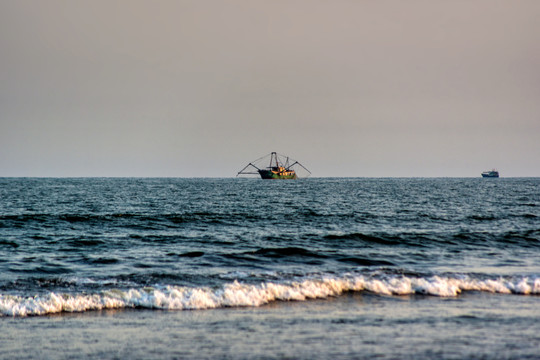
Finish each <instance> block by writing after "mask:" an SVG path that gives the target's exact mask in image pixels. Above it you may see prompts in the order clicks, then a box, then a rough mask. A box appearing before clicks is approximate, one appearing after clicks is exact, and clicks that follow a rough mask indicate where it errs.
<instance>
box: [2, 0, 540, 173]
mask: <svg viewBox="0 0 540 360" xmlns="http://www.w3.org/2000/svg"><path fill="white" fill-rule="evenodd" d="M539 19H540V1H537V0H531V1H520V0H516V1H496V0H478V1H475V0H467V1H459V0H457V1H437V0H424V1H420V0H407V1H401V0H394V1H393V0H388V1H384V0H383V1H361V0H358V1H317V0H298V1H295V0H290V1H285V0H276V1H253V0H245V1H221V0H215V1H214V0H207V1H205V0H202V1H200V0H194V1H165V0H160V1H134V0H129V1H128V0H125V1H124V0H117V1H114V0H92V1H86V0H79V1H70V0H64V1H59V0H46V1H41V0H32V1H30V0H17V1H10V0H0V176H53V177H54V176H174V177H176V176H179V177H230V176H235V175H236V172H237V171H239V170H240V169H241V168H242V167H244V166H245V165H246V164H247V163H248V162H249V161H251V160H254V159H256V158H259V157H261V156H263V155H265V154H267V153H270V152H271V151H277V152H279V153H282V154H286V155H289V156H291V157H292V158H294V159H296V160H299V161H300V162H301V163H302V164H304V165H305V166H306V167H308V168H309V169H310V170H311V171H312V173H313V176H368V177H371V176H373V177H376V176H404V177H409V176H435V177H438V176H442V177H446V176H459V177H461V176H464V177H468V176H477V177H479V176H480V173H481V172H482V171H484V170H489V169H491V168H493V167H497V168H498V169H499V170H500V171H501V176H503V177H504V176H540V20H539Z"/></svg>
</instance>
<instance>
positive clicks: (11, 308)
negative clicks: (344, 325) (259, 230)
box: [0, 275, 540, 316]
mask: <svg viewBox="0 0 540 360" xmlns="http://www.w3.org/2000/svg"><path fill="white" fill-rule="evenodd" d="M348 291H370V292H372V293H376V294H382V295H410V294H428V295H433V296H443V297H452V296H457V295H459V294H460V293H461V292H462V291H482V292H490V293H502V294H523V295H530V294H533V295H539V294H540V279H539V278H535V279H529V278H527V277H522V278H512V279H504V278H498V279H475V278H470V277H466V276H465V277H442V276H433V277H429V278H414V277H406V276H386V277H378V278H375V277H370V276H363V275H356V276H353V275H346V276H342V277H335V276H325V277H319V278H309V279H303V280H300V281H291V282H283V283H279V282H265V283H261V284H258V285H251V284H243V283H239V282H237V281H234V282H232V283H228V284H226V285H224V286H222V287H218V288H209V287H178V286H166V287H160V288H139V289H130V290H126V291H123V290H107V291H103V292H101V293H99V294H92V295H87V294H75V295H70V294H57V293H48V294H46V295H42V296H34V297H20V296H11V295H1V294H0V313H1V314H2V315H4V316H27V315H45V314H53V313H60V312H82V311H88V310H101V309H115V308H135V307H141V308H147V309H164V310H200V309H213V308H220V307H240V306H261V305H264V304H268V303H270V302H273V301H279V300H281V301H304V300H307V299H314V298H327V297H331V296H338V295H340V294H342V293H344V292H348Z"/></svg>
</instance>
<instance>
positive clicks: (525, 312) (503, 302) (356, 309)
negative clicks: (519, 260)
mask: <svg viewBox="0 0 540 360" xmlns="http://www.w3.org/2000/svg"><path fill="white" fill-rule="evenodd" d="M2 321H3V328H4V330H8V331H7V332H4V335H3V336H2V338H3V341H2V344H1V345H2V349H3V354H2V357H3V358H12V359H17V358H74V357H79V356H80V355H81V354H84V357H85V358H93V359H99V358H179V359H181V358H201V359H203V358H238V359H251V358H295V359H298V358H300V359H312V358H315V359H326V358H337V359H339V358H342V359H347V358H365V359H368V358H369V359H372V358H375V357H376V358H382V359H395V358H400V359H419V358H420V359H426V358H427V359H429V358H438V359H464V358H467V359H485V358H493V359H527V358H528V359H536V358H538V346H537V345H538V343H539V341H540V335H539V334H540V314H539V311H538V301H537V299H536V298H534V297H520V298H518V300H517V301H516V299H514V298H512V296H511V295H487V294H483V293H470V294H466V295H462V296H460V297H459V298H438V297H431V296H423V295H421V296H418V295H413V296H402V297H387V296H380V295H373V294H364V295H360V294H357V293H348V294H345V295H343V296H340V297H338V298H330V299H325V300H314V301H308V302H277V303H272V304H271V305H266V306H263V307H259V308H225V309H214V310H205V311H149V310H105V311H98V312H87V313H75V314H63V315H54V316H46V317H30V318H24V319H18V318H10V319H3V320H2ZM6 333H7V334H9V335H6Z"/></svg>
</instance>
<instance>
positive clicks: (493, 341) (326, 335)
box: [0, 178, 540, 359]
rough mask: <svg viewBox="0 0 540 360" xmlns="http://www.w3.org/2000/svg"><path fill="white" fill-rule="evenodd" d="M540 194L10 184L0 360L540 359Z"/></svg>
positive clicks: (370, 181) (0, 238) (352, 181)
mask: <svg viewBox="0 0 540 360" xmlns="http://www.w3.org/2000/svg"><path fill="white" fill-rule="evenodd" d="M539 295H540V178H500V179H482V178H309V179H303V180H296V181H277V180H276V181H264V180H260V179H240V178H234V179H230V178H224V179H178V178H0V349H2V351H1V352H0V358H5V359H26V358H32V359H34V358H43V359H68V358H89V359H103V358H133V359H149V358H150V359H152V358H159V359H172V358H177V359H210V358H211V359H216V358H219V359H286V358H289V359H329V358H332V359H353V358H354V359H364V358H365V359H372V358H379V359H540V296H539Z"/></svg>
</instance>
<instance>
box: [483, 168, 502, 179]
mask: <svg viewBox="0 0 540 360" xmlns="http://www.w3.org/2000/svg"><path fill="white" fill-rule="evenodd" d="M482 177H485V178H498V177H499V172H498V171H497V170H495V169H493V170H490V171H484V172H483V173H482Z"/></svg>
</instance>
